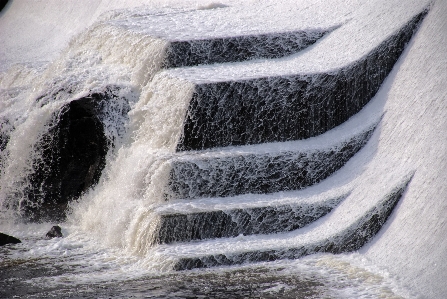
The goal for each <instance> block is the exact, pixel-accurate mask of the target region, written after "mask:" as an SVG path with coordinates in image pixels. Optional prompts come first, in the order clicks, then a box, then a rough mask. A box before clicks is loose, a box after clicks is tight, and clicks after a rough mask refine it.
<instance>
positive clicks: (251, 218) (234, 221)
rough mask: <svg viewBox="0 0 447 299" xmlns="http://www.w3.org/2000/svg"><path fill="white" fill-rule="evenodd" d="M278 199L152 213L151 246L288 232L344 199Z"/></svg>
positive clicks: (343, 196) (343, 195) (320, 215)
mask: <svg viewBox="0 0 447 299" xmlns="http://www.w3.org/2000/svg"><path fill="white" fill-rule="evenodd" d="M272 195H273V194H272ZM282 196H284V194H280V195H278V194H275V197H276V198H275V197H273V198H272V196H270V198H269V199H268V202H265V200H266V199H265V198H264V201H263V202H262V201H261V200H262V199H261V198H262V196H256V197H257V198H258V199H259V201H260V202H259V203H256V201H254V202H251V203H245V204H240V205H239V206H240V207H239V208H234V207H233V208H230V207H228V208H226V209H224V210H220V209H219V208H216V207H213V204H208V207H207V205H206V204H205V205H203V204H202V205H200V206H201V210H205V211H201V212H191V211H189V210H191V209H188V207H187V206H185V207H182V208H180V209H181V210H182V212H174V213H172V212H169V211H168V212H166V207H164V209H163V210H164V211H163V210H161V211H160V212H158V211H157V210H156V211H155V213H157V214H158V215H157V218H158V219H157V228H156V229H155V232H156V233H155V236H154V240H153V244H167V243H172V242H187V241H192V240H203V239H212V238H226V237H236V236H239V235H241V234H242V235H255V234H272V233H278V232H286V231H292V230H295V229H299V228H302V227H304V226H306V225H308V224H309V223H311V222H313V221H315V220H317V219H319V218H321V217H323V216H324V215H326V214H327V213H329V212H330V211H332V209H333V208H335V207H336V206H337V205H338V204H339V203H340V202H341V201H342V200H343V199H344V198H346V196H347V195H346V194H341V195H340V194H339V195H336V196H332V197H327V198H323V199H321V198H320V196H314V197H311V198H300V197H298V198H294V199H293V200H292V201H291V200H290V199H289V200H287V199H286V200H285V199H284V198H281V197H282ZM252 197H253V196H252ZM264 197H265V196H264ZM225 202H226V201H225ZM233 206H234V205H233ZM236 206H237V205H236ZM178 208H179V207H176V209H178ZM168 209H169V207H168ZM193 210H194V209H193Z"/></svg>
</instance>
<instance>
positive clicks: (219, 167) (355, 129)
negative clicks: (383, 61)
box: [166, 111, 378, 200]
mask: <svg viewBox="0 0 447 299" xmlns="http://www.w3.org/2000/svg"><path fill="white" fill-rule="evenodd" d="M362 112H363V113H360V114H359V116H358V117H355V118H353V119H352V120H350V121H349V122H347V123H345V124H344V125H342V126H340V127H339V128H336V129H334V130H331V131H329V132H327V133H326V134H323V135H321V136H318V137H315V138H312V139H308V140H298V141H292V142H283V143H272V144H263V145H252V146H242V147H233V148H225V149H220V150H214V151H199V152H191V153H190V154H186V155H180V156H178V157H177V158H174V159H172V160H171V161H170V164H171V170H170V177H169V183H168V186H167V191H166V198H167V199H168V200H172V199H195V198H204V197H228V196H235V195H239V194H247V193H255V194H261V193H273V192H278V191H287V190H299V189H303V188H306V187H309V186H311V185H314V184H316V183H318V182H320V181H322V180H324V179H325V178H327V177H328V176H330V175H331V174H332V173H334V172H335V171H337V170H338V169H339V168H341V167H342V166H343V165H344V164H345V163H346V162H347V161H348V160H349V159H350V158H351V157H352V156H353V155H355V154H356V153H357V152H358V151H359V150H360V149H361V148H362V147H363V146H364V145H365V144H366V143H367V141H368V140H369V138H370V137H371V135H372V133H373V131H374V129H375V127H376V125H377V123H378V120H377V118H376V119H374V120H373V119H372V117H371V116H367V115H365V113H366V112H365V111H362ZM362 116H365V118H363V119H362ZM362 121H363V123H362Z"/></svg>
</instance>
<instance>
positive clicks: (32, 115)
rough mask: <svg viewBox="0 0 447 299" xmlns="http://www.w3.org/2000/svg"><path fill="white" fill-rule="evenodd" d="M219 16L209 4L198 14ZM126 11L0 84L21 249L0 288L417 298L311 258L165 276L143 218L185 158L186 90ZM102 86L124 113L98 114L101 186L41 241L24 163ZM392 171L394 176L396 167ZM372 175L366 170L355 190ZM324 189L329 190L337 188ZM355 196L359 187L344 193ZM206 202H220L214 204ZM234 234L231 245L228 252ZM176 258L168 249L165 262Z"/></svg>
mask: <svg viewBox="0 0 447 299" xmlns="http://www.w3.org/2000/svg"><path fill="white" fill-rule="evenodd" d="M223 7H224V5H223V4H222V5H221V4H219V3H212V4H208V5H205V6H202V7H200V8H201V9H202V8H210V9H211V8H213V9H216V10H217V9H221V8H223ZM129 14H130V12H128V13H127V14H126V12H116V14H114V12H111V13H110V15H109V16H104V17H103V19H102V21H100V22H98V23H96V24H95V25H93V26H92V27H90V28H89V29H87V30H86V31H85V32H84V33H82V34H81V35H79V36H77V37H75V38H74V39H72V41H71V42H70V44H69V46H68V48H67V49H65V50H64V51H62V52H61V54H60V57H59V58H58V59H56V60H55V61H54V62H52V63H47V62H42V63H36V64H33V65H30V64H26V65H25V64H22V65H15V66H13V67H11V68H10V69H9V70H8V71H7V72H5V73H2V74H1V75H0V86H1V91H0V92H1V94H0V95H1V97H2V101H0V111H1V112H0V121H3V119H6V120H7V121H4V122H2V123H1V133H5V134H6V135H7V136H8V138H9V142H8V145H7V147H6V148H5V149H4V150H2V151H1V157H0V165H1V169H2V170H1V173H0V201H1V205H0V209H1V210H0V225H1V227H2V232H5V233H9V234H11V235H14V236H16V237H18V238H20V239H22V241H24V242H23V243H22V244H20V245H14V246H7V247H4V248H1V249H0V252H1V254H2V259H0V267H1V268H3V269H6V270H5V271H4V272H3V274H2V281H3V282H2V283H1V284H0V289H3V290H8V289H11V286H13V287H15V288H23V290H25V291H24V292H28V291H29V293H32V292H34V293H35V294H37V295H36V296H41V297H44V296H47V297H49V296H51V295H54V296H56V297H62V296H64V295H65V294H66V293H67V291H68V290H71V289H73V288H76V289H77V290H76V291H75V292H77V293H76V294H77V296H78V297H89V296H95V297H106V296H110V297H114V296H126V295H129V296H130V295H134V296H137V297H138V296H141V297H167V298H169V297H176V296H177V297H187V296H209V297H213V296H220V297H225V298H232V297H234V298H238V297H249V296H253V297H256V296H257V297H264V298H276V297H282V298H297V297H298V296H303V297H305V298H320V297H327V298H371V297H373V298H377V297H380V298H413V297H418V294H415V293H413V292H411V291H409V290H408V289H406V288H402V287H401V283H400V281H399V277H396V276H393V275H391V274H390V273H388V272H387V271H386V269H382V268H378V267H375V266H374V263H372V262H371V261H369V260H366V259H365V257H364V256H363V255H360V254H342V255H339V256H333V255H329V254H322V255H320V254H318V255H313V256H309V257H305V258H302V259H300V260H296V261H279V262H273V263H258V264H250V265H243V266H237V267H236V266H234V267H218V268H216V269H207V270H194V271H183V272H178V273H173V272H172V270H171V269H172V268H173V265H174V264H175V262H176V256H172V255H170V256H169V255H168V256H167V255H166V254H164V253H165V252H164V251H163V248H162V247H157V246H154V242H153V238H154V231H155V229H156V228H157V225H158V224H159V218H157V217H155V215H154V213H153V212H154V211H155V210H156V209H157V208H160V207H162V206H163V205H164V204H165V203H166V201H165V200H166V198H167V197H169V192H171V190H170V189H169V188H167V187H168V186H167V185H168V181H169V175H170V171H171V168H172V161H173V160H175V159H178V158H179V157H180V158H181V156H182V155H186V154H182V153H176V145H177V143H178V141H179V139H180V138H181V134H182V132H181V127H182V126H181V123H182V121H183V119H184V117H185V115H186V113H187V108H188V104H189V99H190V98H191V94H192V93H193V92H194V86H193V84H191V83H190V82H187V81H184V80H181V79H179V78H175V77H173V74H175V72H169V71H163V70H162V66H163V57H164V55H165V52H166V49H167V46H168V44H167V42H166V41H163V40H162V39H157V38H149V37H148V36H147V35H144V34H142V33H138V31H131V30H127V29H129V28H125V27H123V26H117V24H118V23H119V22H115V21H114V20H115V19H119V18H124V17H125V16H128V15H129ZM126 24H127V26H131V24H132V22H127V23H126ZM255 63H256V62H255ZM240 66H241V68H243V67H244V65H243V63H242V64H240ZM180 71H181V70H180ZM180 71H179V72H180ZM107 86H114V87H117V90H118V91H117V92H118V95H119V98H124V99H126V100H127V102H128V103H127V104H129V105H130V108H131V110H130V112H129V113H128V114H127V115H120V114H117V113H116V111H120V110H122V109H121V108H120V107H114V105H116V106H122V105H125V104H126V103H124V102H120V101H117V102H114V103H111V105H110V106H107V109H108V110H107V112H106V113H105V117H104V118H103V119H102V122H103V123H104V128H105V133H106V136H107V138H108V140H109V141H110V142H112V143H113V144H114V146H113V147H112V148H111V149H110V152H109V153H108V156H107V162H106V167H105V169H104V170H103V173H102V177H101V179H100V181H99V183H98V185H97V186H95V187H94V188H93V189H90V190H88V191H87V192H86V193H85V194H83V195H82V197H81V198H79V199H78V200H77V201H75V202H73V203H72V204H71V206H70V209H71V211H70V214H69V215H68V219H67V221H66V222H65V223H62V224H61V226H62V227H63V234H64V236H65V237H64V238H62V239H52V240H44V239H43V236H44V235H45V233H46V231H48V229H49V228H50V227H51V225H53V224H54V223H41V224H31V223H28V224H23V223H21V221H20V218H19V217H18V214H20V210H21V207H22V204H24V201H25V200H26V198H25V196H24V195H23V193H24V190H25V189H26V188H27V186H28V185H29V184H30V182H29V181H27V178H28V177H29V174H31V173H33V171H34V170H35V169H34V168H33V165H34V162H33V161H39V159H41V155H40V153H41V151H40V149H39V148H38V147H37V146H36V145H37V144H39V141H40V140H41V138H43V136H44V135H45V133H46V132H48V131H49V130H51V126H52V124H54V123H55V121H57V119H58V117H59V115H58V112H59V111H60V110H61V107H63V106H64V105H66V104H67V103H70V102H71V101H73V100H74V99H78V98H80V97H83V96H87V95H88V94H91V93H93V92H101V91H103V90H104V88H106V87H107ZM379 110H380V109H379ZM376 112H377V111H376ZM382 112H383V111H380V113H382ZM380 113H379V114H380ZM122 127H123V128H124V129H120V128H122ZM377 139H378V137H377V135H376V138H375V139H374V140H375V143H374V144H373V145H372V146H369V148H368V152H367V154H366V156H368V157H366V158H365V154H364V155H363V158H362V157H361V158H360V159H357V160H356V161H355V162H356V163H363V162H365V161H369V160H368V159H370V157H373V156H374V151H375V149H374V146H376V145H377V143H378V141H377ZM381 142H383V141H381ZM383 146H385V147H386V145H383ZM233 150H234V149H233ZM235 151H236V150H235ZM351 164H352V163H351ZM391 165H393V167H394V166H395V167H394V168H398V167H400V168H402V169H403V168H404V167H402V166H401V165H399V162H394V163H393V164H391ZM389 168H392V167H389ZM351 169H352V166H351ZM362 171H363V170H357V169H356V170H355V171H353V172H352V173H355V174H358V173H361V172H362ZM348 172H349V169H348ZM390 172H391V170H390ZM404 172H406V169H404V170H399V171H397V173H398V174H400V173H404ZM344 174H345V175H346V171H345V172H344ZM351 176H352V174H351ZM379 176H380V173H379V171H373V175H370V176H365V177H363V178H361V179H359V180H357V181H356V182H355V184H357V185H360V184H362V183H364V181H362V180H365V181H366V180H369V179H371V178H372V177H379ZM396 176H398V175H396ZM335 181H336V179H335ZM335 181H334V180H332V181H331V182H330V183H329V184H333V185H337V182H335ZM337 186H338V185H337ZM344 187H346V186H344ZM348 187H349V188H345V189H350V188H351V187H352V186H348ZM373 187H374V185H373ZM361 192H365V190H360V191H359V190H358V191H356V193H355V195H356V196H357V195H359V194H360V193H361ZM371 193H372V194H378V192H376V191H374V192H371ZM352 197H353V196H352ZM368 199H369V197H365V198H364V199H363V201H364V202H367V201H368ZM213 200H214V201H216V203H217V205H220V206H225V205H226V202H225V200H221V199H213ZM350 204H352V206H355V205H354V204H353V201H352V199H351V201H348V202H347V203H346V204H344V205H343V206H342V207H345V208H346V206H348V205H350ZM348 211H352V209H351V210H348ZM338 214H339V215H340V214H342V212H340V213H338ZM243 237H244V236H239V237H236V238H234V240H233V241H234V244H237V243H239V242H240V241H242V240H243ZM256 242H257V241H255V242H254V243H256ZM181 250H182V249H181V248H180V246H179V247H175V246H174V248H173V249H172V250H171V252H170V253H172V252H174V253H175V252H176V251H178V252H181ZM24 271H28V272H24ZM24 273H28V274H26V275H24ZM24 277H25V279H23V278H24ZM3 278H5V279H3ZM6 278H7V279H6ZM106 289H107V290H106ZM4 292H7V291H4ZM2 294H3V295H5V296H9V295H10V294H8V293H0V295H2ZM303 294H304V295H303ZM21 295H23V297H25V298H26V297H27V296H28V297H29V298H32V296H33V295H29V294H26V293H23V294H21Z"/></svg>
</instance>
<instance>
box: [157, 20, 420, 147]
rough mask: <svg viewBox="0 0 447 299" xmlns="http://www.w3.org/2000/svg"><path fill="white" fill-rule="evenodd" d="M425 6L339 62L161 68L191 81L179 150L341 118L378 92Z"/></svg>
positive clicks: (272, 135)
mask: <svg viewBox="0 0 447 299" xmlns="http://www.w3.org/2000/svg"><path fill="white" fill-rule="evenodd" d="M426 13H427V11H423V12H421V13H420V14H418V15H416V16H414V17H413V18H412V19H411V20H410V21H408V22H407V23H406V24H405V25H404V26H403V27H401V28H400V30H397V32H395V33H394V34H392V35H391V36H388V37H384V40H383V41H382V42H381V43H380V44H378V46H376V47H375V48H374V49H373V50H371V51H370V52H369V53H368V54H366V55H363V56H361V57H359V58H358V60H355V61H354V62H352V63H350V64H348V65H346V66H343V67H340V68H338V69H330V70H328V71H323V72H317V73H300V70H299V68H298V69H297V70H296V71H295V73H292V74H290V73H289V74H283V75H277V76H264V77H263V76H262V75H259V76H258V75H253V76H254V78H253V76H252V78H248V79H244V78H242V77H241V78H240V79H239V78H238V75H237V74H236V73H235V74H233V75H232V76H231V77H226V78H225V76H226V73H223V74H220V73H219V72H217V71H216V72H213V68H212V67H211V66H209V67H207V68H206V71H207V72H208V71H209V73H210V74H214V73H215V74H214V75H215V76H216V78H214V77H210V78H203V77H204V76H207V75H206V74H208V73H205V75H203V72H201V70H202V69H201V68H198V69H197V70H188V69H187V68H184V69H175V70H172V71H167V74H168V75H169V76H171V77H176V76H177V78H179V79H180V80H186V81H187V82H189V84H192V85H193V86H194V87H193V90H194V91H193V92H192V93H191V96H190V99H189V100H188V102H189V106H188V108H187V110H186V112H185V115H186V119H185V121H184V124H183V128H182V129H181V130H182V132H181V133H180V134H181V137H180V138H179V140H178V142H177V145H176V148H177V151H189V150H203V149H209V148H214V147H224V146H231V145H247V144H260V143H266V142H283V141H290V140H299V139H306V138H309V137H313V136H317V135H320V134H322V133H324V132H326V131H328V130H330V129H332V128H334V127H336V126H338V125H340V124H342V123H343V122H345V121H346V120H347V119H349V118H350V117H351V116H352V115H354V114H356V113H357V112H359V111H360V110H361V109H362V107H363V106H364V105H366V103H368V102H369V101H370V99H371V98H372V97H373V96H374V95H375V94H376V92H377V91H378V89H379V88H380V86H381V84H382V83H383V81H384V80H385V78H386V77H387V75H388V74H389V72H390V71H391V69H392V68H393V66H394V64H395V63H396V61H397V60H398V58H399V57H400V55H401V53H402V51H403V50H404V48H405V45H406V44H407V43H408V42H409V40H410V39H411V37H412V35H413V33H414V32H415V30H416V29H417V28H418V25H419V24H420V22H421V21H422V20H423V18H424V16H425V15H426ZM336 31H337V30H336ZM310 51H313V49H312V50H310ZM329 54H330V53H328V55H329ZM332 55H333V53H332ZM220 67H221V66H220V65H216V67H215V68H216V70H217V69H219V68H220ZM234 67H235V68H237V67H238V66H234ZM230 68H231V67H230ZM194 72H195V73H197V74H195V73H194ZM229 73H231V72H229ZM194 74H195V75H194ZM194 76H196V77H197V78H196V77H194ZM230 78H231V79H230ZM155 104H156V103H155ZM160 105H161V104H160Z"/></svg>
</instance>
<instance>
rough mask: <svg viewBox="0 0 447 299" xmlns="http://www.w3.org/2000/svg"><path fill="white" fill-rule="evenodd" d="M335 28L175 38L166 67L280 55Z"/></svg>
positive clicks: (295, 49)
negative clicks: (177, 39) (183, 39)
mask: <svg viewBox="0 0 447 299" xmlns="http://www.w3.org/2000/svg"><path fill="white" fill-rule="evenodd" d="M333 29H334V28H330V29H327V30H320V29H314V30H309V31H294V32H280V33H269V34H259V35H245V36H230V37H222V38H211V39H200V40H187V41H172V42H171V43H170V45H169V47H168V50H167V53H166V59H165V62H164V67H165V68H172V67H181V66H193V65H199V64H212V63H224V62H234V61H244V60H250V59H259V58H279V57H283V56H287V55H290V54H293V53H296V52H299V51H300V50H302V49H304V48H306V47H308V46H310V45H312V44H314V43H315V42H316V41H317V40H318V39H320V38H322V37H323V36H324V35H325V34H327V33H329V32H331V31H332V30H333Z"/></svg>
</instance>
